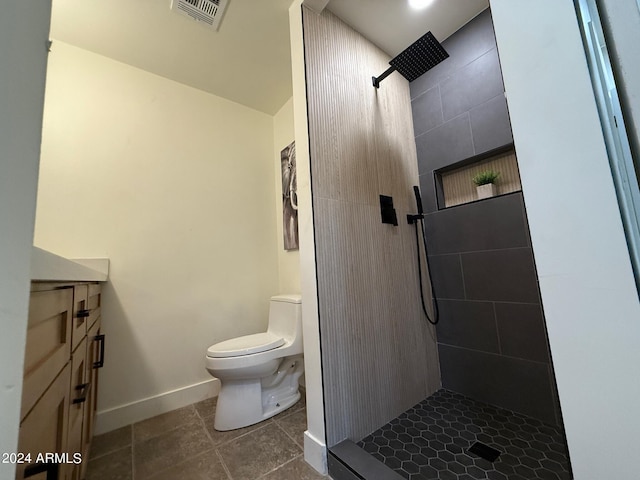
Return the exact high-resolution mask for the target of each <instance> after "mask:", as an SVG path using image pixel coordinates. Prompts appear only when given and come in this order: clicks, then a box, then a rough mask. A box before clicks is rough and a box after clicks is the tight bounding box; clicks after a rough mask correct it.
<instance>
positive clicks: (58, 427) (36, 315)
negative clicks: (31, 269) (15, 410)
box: [16, 282, 104, 480]
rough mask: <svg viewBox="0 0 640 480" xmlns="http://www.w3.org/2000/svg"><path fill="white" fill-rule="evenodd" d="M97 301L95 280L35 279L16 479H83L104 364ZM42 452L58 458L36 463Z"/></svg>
mask: <svg viewBox="0 0 640 480" xmlns="http://www.w3.org/2000/svg"><path fill="white" fill-rule="evenodd" d="M100 304H101V288H100V284H98V283H77V284H64V283H46V282H34V283H33V284H32V289H31V298H30V304H29V322H28V328H27V345H26V351H25V369H24V383H23V385H24V386H23V394H22V410H21V415H20V418H21V422H20V435H19V440H18V452H20V453H21V454H24V455H27V454H28V455H30V457H31V462H30V463H28V464H27V463H25V464H19V465H18V466H17V469H16V479H25V478H31V479H37V480H41V479H42V480H44V479H47V480H49V479H53V478H56V479H57V480H81V479H83V478H84V477H85V473H86V464H87V462H88V459H89V458H88V456H89V448H90V444H91V436H92V435H93V426H94V421H95V413H96V398H97V393H98V369H99V368H100V367H101V366H102V365H103V364H104V336H103V335H101V331H100V327H101V318H100V313H101V310H100V306H101V305H100ZM47 453H49V454H52V453H56V454H60V456H59V457H58V458H57V459H56V461H55V462H54V463H52V464H51V465H42V464H38V463H37V460H38V455H39V454H47ZM78 454H81V455H82V457H81V458H82V462H81V463H74V461H75V462H77V461H78V460H79V457H78Z"/></svg>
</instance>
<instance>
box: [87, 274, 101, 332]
mask: <svg viewBox="0 0 640 480" xmlns="http://www.w3.org/2000/svg"><path fill="white" fill-rule="evenodd" d="M101 305H102V287H101V286H100V284H99V283H91V284H89V300H88V308H89V321H88V323H87V330H88V329H89V328H91V327H92V326H93V324H94V323H96V320H98V319H99V318H100V313H101V312H100V307H101Z"/></svg>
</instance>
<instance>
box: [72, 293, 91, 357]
mask: <svg viewBox="0 0 640 480" xmlns="http://www.w3.org/2000/svg"><path fill="white" fill-rule="evenodd" d="M89 315H90V311H89V285H87V284H84V285H76V286H75V287H73V323H72V326H71V350H75V349H76V348H77V347H78V345H79V344H80V342H81V341H82V339H83V338H84V337H85V336H86V335H87V321H88V319H89Z"/></svg>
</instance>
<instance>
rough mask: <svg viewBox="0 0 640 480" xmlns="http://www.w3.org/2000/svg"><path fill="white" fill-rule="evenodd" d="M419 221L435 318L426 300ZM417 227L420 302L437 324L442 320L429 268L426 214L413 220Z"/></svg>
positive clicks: (427, 315)
mask: <svg viewBox="0 0 640 480" xmlns="http://www.w3.org/2000/svg"><path fill="white" fill-rule="evenodd" d="M418 222H420V230H421V231H422V243H423V246H424V263H425V265H426V267H427V268H426V271H427V277H428V280H429V286H430V289H431V301H432V305H433V319H431V317H430V316H429V312H427V307H426V305H425V302H424V286H423V282H422V262H421V261H420V239H419V238H418ZM413 224H414V226H415V227H416V230H415V231H416V251H417V252H418V280H419V281H420V302H421V303H422V311H423V312H424V314H425V316H426V317H427V321H428V322H429V323H430V324H431V325H437V324H438V322H439V321H440V315H439V313H438V301H437V300H436V294H435V292H434V290H433V280H432V279H431V269H430V268H429V256H428V255H427V239H426V236H425V234H424V216H423V215H416V216H415V220H414V222H413Z"/></svg>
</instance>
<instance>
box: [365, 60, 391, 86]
mask: <svg viewBox="0 0 640 480" xmlns="http://www.w3.org/2000/svg"><path fill="white" fill-rule="evenodd" d="M395 71H396V67H394V66H393V65H392V66H390V67H389V68H387V69H386V70H385V71H384V72H382V73H381V74H380V75H379V76H377V77H371V80H373V86H374V87H376V88H380V82H381V81H382V80H384V79H385V78H387V77H388V76H389V75H391V74H392V73H393V72H395Z"/></svg>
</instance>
